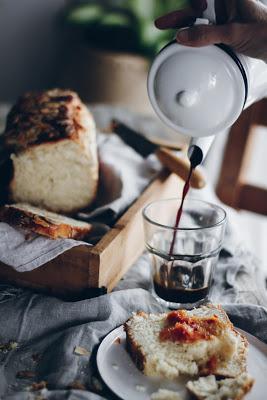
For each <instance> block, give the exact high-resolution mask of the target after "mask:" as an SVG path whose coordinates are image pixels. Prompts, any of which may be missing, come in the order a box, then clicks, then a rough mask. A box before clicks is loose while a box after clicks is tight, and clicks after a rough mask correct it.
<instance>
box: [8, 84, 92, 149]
mask: <svg viewBox="0 0 267 400" xmlns="http://www.w3.org/2000/svg"><path fill="white" fill-rule="evenodd" d="M84 112H86V114H87V116H89V118H90V119H91V120H92V116H91V114H90V112H89V111H88V110H87V109H86V108H85V106H84V105H83V103H82V102H81V100H80V98H79V96H78V95H77V94H76V93H75V92H72V91H71V90H63V89H53V90H48V91H47V92H39V93H34V92H28V93H26V94H25V95H23V96H21V97H20V98H19V99H18V101H17V103H16V104H15V105H14V106H13V107H12V108H11V110H10V112H9V113H8V116H7V121H6V127H5V131H4V133H3V137H2V139H3V143H4V146H5V147H6V148H7V149H9V151H10V152H11V151H14V152H19V151H22V150H24V149H26V148H28V147H29V146H33V145H38V144H41V143H49V142H56V141H59V140H64V139H72V140H75V141H79V136H80V134H81V133H83V131H84V129H85V128H84V126H83V125H82V123H81V115H82V114H83V113H84Z"/></svg>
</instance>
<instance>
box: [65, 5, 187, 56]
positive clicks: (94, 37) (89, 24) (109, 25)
mask: <svg viewBox="0 0 267 400" xmlns="http://www.w3.org/2000/svg"><path fill="white" fill-rule="evenodd" d="M99 3H100V1H97V0H95V1H92V0H91V1H90V2H83V3H79V4H76V5H74V6H72V7H71V8H69V9H68V10H67V11H66V14H65V21H66V22H67V23H68V24H69V25H71V26H74V27H76V28H78V29H79V30H81V31H82V33H83V34H84V36H85V39H86V41H87V42H88V43H89V44H90V45H93V46H94V47H98V48H101V49H108V50H115V51H124V52H133V53H138V54H141V55H144V56H147V57H153V56H154V55H155V54H156V53H157V52H158V51H159V50H160V49H161V48H162V47H163V46H164V45H165V44H167V43H168V42H169V41H170V40H171V39H172V38H173V31H169V30H167V31H160V30H158V29H156V28H155V26H154V19H155V18H156V17H158V16H160V15H163V14H166V13H168V12H170V11H173V10H177V9H182V8H184V7H186V6H188V4H189V0H113V1H112V0H106V1H105V2H104V1H103V4H99Z"/></svg>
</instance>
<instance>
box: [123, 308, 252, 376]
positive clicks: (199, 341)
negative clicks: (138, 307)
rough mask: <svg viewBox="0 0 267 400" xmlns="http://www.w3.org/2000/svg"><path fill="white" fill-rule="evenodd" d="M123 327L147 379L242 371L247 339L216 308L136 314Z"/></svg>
mask: <svg viewBox="0 0 267 400" xmlns="http://www.w3.org/2000/svg"><path fill="white" fill-rule="evenodd" d="M124 328H125V331H126V344H127V349H128V351H129V353H130V355H131V357H132V359H133V361H134V362H135V364H136V366H137V367H138V368H139V369H140V370H141V371H142V372H143V373H144V374H145V375H147V376H157V377H165V378H169V379H175V378H177V377H178V376H179V375H189V376H199V375H202V376H206V375H210V374H214V375H216V376H221V377H236V376H238V375H240V374H241V373H242V372H243V371H245V370H246V354H247V340H246V338H244V337H243V336H242V335H241V334H240V333H239V332H237V331H236V330H235V329H234V327H233V325H232V323H231V322H230V320H229V318H228V316H227V314H226V313H225V312H224V311H223V309H222V308H221V307H220V306H214V305H207V306H202V307H199V308H195V309H193V310H191V311H186V310H178V311H173V312H171V313H168V314H167V313H162V314H146V313H144V312H139V313H137V314H134V315H133V316H132V317H131V318H130V319H129V320H128V321H127V322H126V323H125V325H124ZM211 328H212V329H211Z"/></svg>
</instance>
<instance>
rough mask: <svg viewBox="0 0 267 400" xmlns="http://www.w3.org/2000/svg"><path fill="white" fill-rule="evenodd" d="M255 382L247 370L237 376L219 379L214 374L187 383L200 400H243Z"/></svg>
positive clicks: (188, 387)
mask: <svg viewBox="0 0 267 400" xmlns="http://www.w3.org/2000/svg"><path fill="white" fill-rule="evenodd" d="M253 383H254V379H252V378H251V377H250V376H249V375H248V374H246V373H245V372H244V373H242V374H240V375H239V376H237V377H236V378H228V379H222V380H219V381H217V380H216V378H215V376H214V375H210V376H207V377H205V378H199V379H198V380H197V381H194V382H192V381H189V382H188V383H187V385H186V387H187V389H188V390H189V392H190V393H192V394H193V395H194V396H195V398H196V399H198V400H225V399H227V400H242V399H243V398H244V396H245V395H246V394H247V393H248V392H249V391H250V389H251V388H252V386H253Z"/></svg>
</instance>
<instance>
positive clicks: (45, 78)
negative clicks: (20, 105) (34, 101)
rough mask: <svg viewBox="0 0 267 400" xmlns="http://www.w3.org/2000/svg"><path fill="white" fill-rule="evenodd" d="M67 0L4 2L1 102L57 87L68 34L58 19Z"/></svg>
mask: <svg viewBox="0 0 267 400" xmlns="http://www.w3.org/2000/svg"><path fill="white" fill-rule="evenodd" d="M63 6H64V0H0V101H13V100H14V99H15V98H16V97H17V96H18V94H20V93H22V92H24V91H26V90H31V89H41V88H45V87H51V86H53V84H54V82H55V81H56V80H57V77H58V74H59V73H60V68H61V67H62V65H63V62H64V52H65V48H67V47H68V46H67V39H68V38H67V35H66V33H65V32H64V30H63V29H62V27H61V26H59V23H58V20H57V16H58V13H59V12H60V10H62V7H63Z"/></svg>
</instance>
